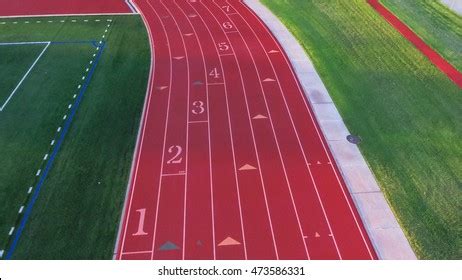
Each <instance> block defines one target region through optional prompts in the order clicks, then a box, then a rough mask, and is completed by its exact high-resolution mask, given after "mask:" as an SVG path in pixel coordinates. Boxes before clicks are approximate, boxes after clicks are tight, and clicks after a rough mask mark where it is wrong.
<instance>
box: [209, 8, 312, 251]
mask: <svg viewBox="0 0 462 280" xmlns="http://www.w3.org/2000/svg"><path fill="white" fill-rule="evenodd" d="M215 5H216V3H215ZM217 7H218V5H217ZM218 8H219V7H218ZM228 20H229V21H230V22H232V24H233V25H234V26H236V23H235V22H234V20H233V19H231V18H230V17H228ZM237 33H238V34H239V36H240V37H241V39H242V41H243V42H244V45H245V46H246V49H247V51H248V53H249V55H250V57H251V60H252V62H253V66H254V68H255V73H256V75H257V77H258V80H259V86H260V93H261V97H262V98H263V101H264V104H265V108H266V111H267V112H268V117H269V121H270V126H271V131H272V134H273V137H274V140H275V142H276V148H277V151H278V155H279V161H280V163H281V165H282V170H283V172H284V179H285V182H286V184H287V189H288V191H289V195H290V200H291V202H292V207H293V210H294V213H295V217H296V219H297V224H298V228H299V231H300V237H301V239H302V242H303V245H304V247H305V252H306V255H307V257H308V259H310V253H309V250H308V245H307V242H306V241H305V240H304V238H303V227H302V222H301V219H300V215H299V213H298V212H299V211H298V208H297V204H296V203H295V198H294V194H293V192H294V191H293V189H292V188H293V186H292V184H291V182H290V180H289V176H288V175H287V167H286V161H285V160H284V157H283V156H282V152H281V148H280V145H279V139H278V137H277V135H276V130H275V128H274V123H273V120H272V114H271V110H270V108H269V106H268V101H267V97H266V94H265V90H264V88H263V84H262V77H261V74H260V71H259V68H258V66H257V62H256V60H255V57H254V56H255V52H252V50H251V49H250V47H249V44H248V42H247V40H246V39H245V38H244V35H243V34H242V33H241V32H240V31H239V30H237ZM228 40H229V37H228ZM231 49H233V47H231ZM263 50H264V49H263ZM233 51H234V50H233ZM265 54H266V52H265ZM236 61H238V59H237V58H236ZM237 63H238V68H239V72H240V74H241V78H242V79H243V76H242V73H241V70H240V69H241V67H240V66H239V62H237ZM267 80H269V81H275V80H273V79H269V78H268V79H265V80H263V82H265V81H267ZM244 84H245V83H244ZM244 84H243V85H244ZM244 97H245V98H246V103H247V97H246V96H244ZM251 127H252V130H253V125H252V124H251ZM294 130H295V127H294ZM257 151H258V150H257Z"/></svg>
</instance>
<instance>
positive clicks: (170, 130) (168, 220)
mask: <svg viewBox="0 0 462 280" xmlns="http://www.w3.org/2000/svg"><path fill="white" fill-rule="evenodd" d="M148 6H149V7H150V8H151V11H152V12H154V13H155V14H156V15H157V16H158V17H159V19H160V22H161V24H162V25H163V26H164V28H165V30H166V34H167V38H168V45H169V48H170V51H171V59H172V62H171V63H172V73H174V75H173V76H172V81H171V100H170V110H169V115H168V122H167V131H166V135H165V141H164V151H163V153H164V157H163V162H162V167H161V174H162V175H161V180H160V182H159V189H158V192H159V194H158V197H157V209H158V210H157V215H156V218H155V224H154V240H153V247H152V258H153V259H182V258H183V246H184V244H183V237H184V235H183V232H184V218H185V217H184V213H185V211H186V210H185V208H184V201H185V196H186V180H187V176H188V170H187V162H188V140H189V139H188V136H189V135H188V132H189V131H188V129H189V126H188V115H189V114H188V108H189V106H188V104H189V90H190V88H189V83H190V80H189V79H190V69H189V56H188V52H187V51H186V46H185V44H184V41H183V37H182V34H181V32H180V30H179V27H178V26H177V23H176V21H175V19H174V18H173V16H172V15H171V14H170V13H169V11H168V10H167V9H165V7H164V6H163V5H162V3H160V1H148Z"/></svg>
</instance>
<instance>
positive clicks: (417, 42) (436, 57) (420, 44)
mask: <svg viewBox="0 0 462 280" xmlns="http://www.w3.org/2000/svg"><path fill="white" fill-rule="evenodd" d="M367 2H368V3H369V4H370V5H371V6H372V7H373V8H374V9H375V10H376V11H377V12H378V13H379V14H380V15H381V16H382V17H384V18H385V19H386V20H387V21H388V22H389V23H390V24H391V25H392V26H393V27H394V28H395V29H396V30H397V31H398V32H399V33H401V34H402V35H403V36H404V37H405V38H406V39H408V40H409V41H410V42H411V43H412V44H414V46H416V48H417V49H419V50H420V51H421V52H422V53H423V54H424V55H425V56H426V57H428V59H430V61H431V62H432V63H433V64H434V65H435V66H436V67H438V69H440V70H441V71H442V72H443V73H444V74H446V76H448V78H449V79H451V80H452V81H453V82H454V83H455V84H457V85H458V86H459V87H460V88H462V73H461V72H459V71H458V70H457V69H456V68H455V67H454V66H452V65H451V64H450V63H449V62H448V61H447V60H446V59H444V58H443V57H442V56H441V55H440V54H439V53H437V52H436V51H435V50H433V49H432V48H431V47H430V46H429V45H427V43H425V42H424V41H423V40H422V39H421V38H420V37H419V36H418V35H417V34H415V33H414V31H412V30H411V29H410V28H409V27H408V26H407V25H406V24H404V23H403V22H402V21H401V20H400V19H399V18H398V17H396V16H395V15H394V14H393V13H392V12H390V11H389V10H388V9H387V8H385V6H383V5H382V4H381V3H380V2H379V0H367Z"/></svg>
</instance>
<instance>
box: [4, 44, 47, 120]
mask: <svg viewBox="0 0 462 280" xmlns="http://www.w3.org/2000/svg"><path fill="white" fill-rule="evenodd" d="M50 44H51V42H46V45H45V47H44V48H43V50H42V52H41V53H40V54H39V56H38V57H37V59H35V61H34V63H32V65H31V67H29V70H27V72H26V74H24V76H23V77H22V79H21V81H19V83H18V84H17V85H16V87H15V88H14V90H13V92H11V94H10V95H9V96H8V98H7V99H6V101H5V103H3V105H2V107H0V112H1V111H3V109H5V107H6V105H8V102H10V100H11V98H13V96H14V94H15V93H16V91H17V90H18V89H19V87H21V85H22V83H23V82H24V80H25V79H26V78H27V76H29V73H30V72H31V71H32V69H33V68H34V67H35V65H36V64H37V62H38V61H39V60H40V58H41V57H42V56H43V54H44V53H45V51H46V50H47V49H48V47H49V46H50Z"/></svg>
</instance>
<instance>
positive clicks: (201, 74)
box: [163, 1, 215, 259]
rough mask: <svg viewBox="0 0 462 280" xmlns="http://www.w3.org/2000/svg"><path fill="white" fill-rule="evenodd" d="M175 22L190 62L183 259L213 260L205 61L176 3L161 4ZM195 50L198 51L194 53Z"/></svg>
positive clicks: (211, 187)
mask: <svg viewBox="0 0 462 280" xmlns="http://www.w3.org/2000/svg"><path fill="white" fill-rule="evenodd" d="M163 5H164V6H165V7H167V9H168V10H169V11H170V14H171V15H173V17H174V18H175V19H176V20H175V21H176V22H177V25H178V26H179V28H180V31H181V32H182V34H183V38H184V41H185V46H186V50H187V52H188V58H189V59H190V62H189V65H190V69H194V70H193V71H190V83H189V87H190V101H189V110H188V114H189V124H188V125H189V126H190V134H189V143H188V146H189V147H188V150H189V151H191V152H190V153H189V157H188V165H189V167H188V179H187V193H186V200H185V230H184V233H183V242H184V244H185V245H184V247H183V250H184V252H183V258H184V259H213V258H214V244H215V238H214V229H213V224H214V222H213V214H212V211H213V203H212V202H213V200H212V193H213V185H212V183H211V155H210V137H209V116H208V115H209V110H208V108H209V105H208V104H209V102H208V90H207V85H206V84H205V82H206V74H205V73H206V72H205V61H204V55H203V51H202V47H201V45H200V44H199V42H198V39H197V35H196V34H195V31H194V29H193V27H192V25H191V23H190V22H189V20H188V16H187V15H186V14H185V13H183V11H182V10H181V9H179V7H178V6H177V5H176V3H174V2H172V1H169V2H164V3H163ZM197 50H199V51H200V52H199V53H198V52H197Z"/></svg>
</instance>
